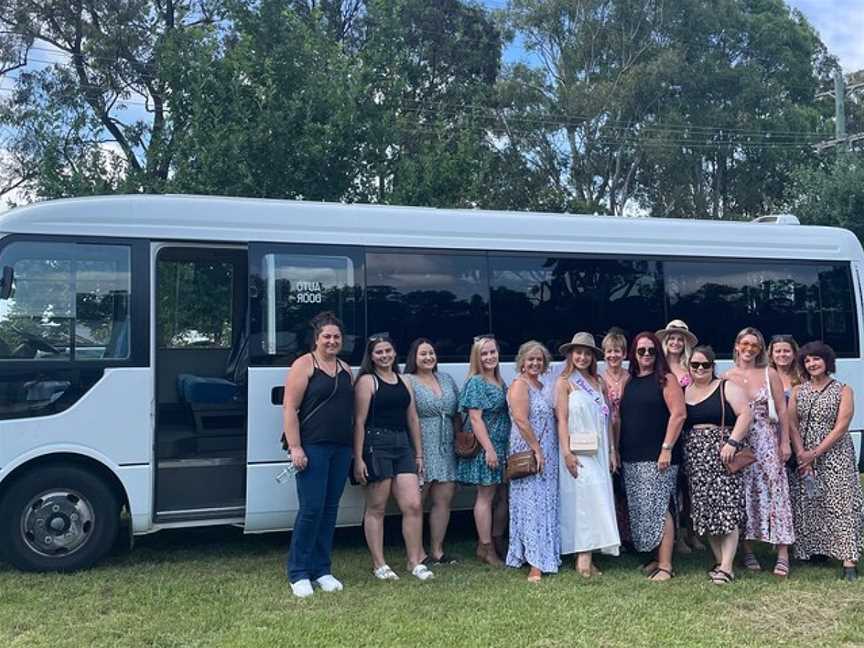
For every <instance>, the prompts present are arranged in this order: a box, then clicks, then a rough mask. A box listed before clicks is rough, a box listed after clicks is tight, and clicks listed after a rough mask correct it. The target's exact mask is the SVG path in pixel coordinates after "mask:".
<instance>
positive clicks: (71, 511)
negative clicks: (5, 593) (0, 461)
mask: <svg viewBox="0 0 864 648" xmlns="http://www.w3.org/2000/svg"><path fill="white" fill-rule="evenodd" d="M43 496H44V497H43ZM64 525H66V526H65V528H64ZM119 527H120V501H119V498H118V496H117V494H116V493H115V492H114V491H113V490H112V488H111V487H110V486H109V484H107V483H106V482H105V480H104V479H102V478H101V477H100V476H99V475H97V474H95V473H94V472H92V471H90V470H87V469H86V468H82V467H80V466H76V465H69V464H65V465H60V464H57V465H48V466H38V467H36V468H34V469H33V470H30V471H28V472H27V473H25V474H23V475H21V476H20V477H18V478H16V479H15V481H14V482H13V483H12V484H11V485H10V487H9V489H8V490H7V491H6V493H5V494H4V495H3V498H2V500H0V551H2V552H3V556H4V558H6V560H8V561H9V562H10V563H12V564H13V565H14V566H15V567H17V568H18V569H21V570H23V571H39V572H49V571H50V572H69V571H76V570H79V569H86V568H88V567H90V566H92V565H93V564H94V563H96V562H97V561H98V560H99V559H100V558H102V557H103V556H104V555H105V554H106V553H107V552H108V551H109V550H110V549H111V547H112V546H113V545H114V542H115V540H116V538H117V532H118V529H119ZM33 531H36V532H37V533H33Z"/></svg>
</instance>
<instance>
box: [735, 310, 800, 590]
mask: <svg viewBox="0 0 864 648" xmlns="http://www.w3.org/2000/svg"><path fill="white" fill-rule="evenodd" d="M732 357H733V359H734V361H735V366H734V367H732V368H731V369H730V370H729V371H727V372H726V375H725V376H724V377H725V378H726V379H728V380H730V381H731V382H733V383H735V384H736V385H738V386H739V387H740V388H741V389H742V390H744V393H745V394H746V396H747V399H748V401H749V403H750V408H751V409H752V410H753V421H752V422H751V424H750V431H749V444H750V447H751V448H752V449H753V452H754V453H755V454H756V463H754V464H752V465H751V466H748V467H747V468H745V469H744V501H745V507H746V511H747V524H746V527H745V529H744V542H743V543H742V545H743V547H742V548H743V550H744V555H743V556H742V558H741V559H742V562H743V563H744V567H746V568H747V569H748V570H750V571H753V572H757V571H761V570H762V566H761V565H760V564H759V561H758V560H756V556H755V555H754V554H753V541H754V540H758V541H761V542H767V543H769V544H773V545H776V546H777V562H776V563H775V564H774V575H775V576H777V577H778V578H785V577H786V576H788V575H789V545H791V544H792V543H793V542H795V530H794V526H793V523H792V503H791V501H790V499H789V482H788V478H787V476H786V469H785V463H786V461H787V460H788V459H789V457H790V456H791V454H792V450H791V446H790V444H789V423H788V420H787V417H786V397H785V396H784V395H783V383H782V382H781V381H780V376H779V375H777V372H776V371H775V370H774V369H771V367H769V366H768V354H767V352H766V349H765V338H763V337H762V333H760V332H759V330H758V329H755V328H753V327H750V326H748V327H747V328H745V329H743V330H741V331H740V332H739V333H738V335H737V336H736V337H735V347H734V349H733V351H732ZM769 401H770V403H769ZM772 409H773V410H774V412H776V418H775V417H772V411H771V410H772Z"/></svg>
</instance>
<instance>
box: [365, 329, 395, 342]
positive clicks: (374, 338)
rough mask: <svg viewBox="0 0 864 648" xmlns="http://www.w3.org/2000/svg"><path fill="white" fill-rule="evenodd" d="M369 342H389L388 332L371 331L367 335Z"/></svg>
mask: <svg viewBox="0 0 864 648" xmlns="http://www.w3.org/2000/svg"><path fill="white" fill-rule="evenodd" d="M369 341H370V342H389V341H390V334H389V333H387V332H386V331H385V332H384V333H373V334H372V335H370V336H369Z"/></svg>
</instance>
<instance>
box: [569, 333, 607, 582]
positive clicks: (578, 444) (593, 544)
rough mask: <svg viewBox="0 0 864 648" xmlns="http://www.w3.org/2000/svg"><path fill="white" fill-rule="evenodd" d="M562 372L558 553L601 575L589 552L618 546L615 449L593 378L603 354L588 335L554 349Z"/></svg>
mask: <svg viewBox="0 0 864 648" xmlns="http://www.w3.org/2000/svg"><path fill="white" fill-rule="evenodd" d="M559 351H560V352H561V354H562V355H563V356H564V357H565V366H564V370H563V371H562V372H561V375H560V376H559V378H558V380H557V382H556V386H555V396H556V397H555V414H556V416H557V418H558V443H559V446H560V448H561V455H562V457H563V461H562V462H561V464H560V468H559V471H558V473H559V480H560V493H561V502H560V507H561V509H560V511H561V512H560V518H561V553H562V554H570V553H575V554H577V556H576V569H577V570H578V571H579V573H580V574H581V575H582V576H584V577H586V578H590V577H591V576H596V575H600V571H599V570H598V569H597V568H596V567H595V566H594V564H593V561H592V553H593V552H594V551H601V552H603V553H606V554H612V555H614V556H617V555H618V547H619V545H620V544H621V540H620V537H619V535H618V522H617V519H616V517H615V496H614V494H613V492H612V476H611V472H610V469H611V466H612V457H613V456H614V455H615V448H614V447H612V437H611V434H610V416H609V406H608V404H607V396H606V385H605V383H604V382H603V381H602V380H601V379H600V376H599V375H598V374H597V360H598V358H602V357H603V351H602V350H601V349H599V348H597V345H596V344H595V343H594V336H593V335H591V334H590V333H577V334H576V335H574V336H573V340H572V341H571V342H570V343H569V344H563V345H561V347H560V348H559Z"/></svg>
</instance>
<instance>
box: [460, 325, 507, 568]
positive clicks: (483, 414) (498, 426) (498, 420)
mask: <svg viewBox="0 0 864 648" xmlns="http://www.w3.org/2000/svg"><path fill="white" fill-rule="evenodd" d="M506 394H507V386H506V385H505V384H504V380H503V379H502V378H501V369H500V367H499V364H498V342H497V341H496V340H495V337H494V336H493V335H491V334H489V335H480V336H477V337H475V338H474V344H473V345H472V346H471V356H470V360H469V367H468V378H467V380H466V381H465V385H464V386H463V387H462V393H461V395H460V397H459V406H460V407H461V409H462V410H463V411H464V412H467V413H468V420H467V421H466V422H465V428H466V430H470V431H471V432H473V433H474V435H475V437H476V438H477V442H478V443H479V444H480V452H479V453H477V454H476V455H475V456H474V457H471V458H470V459H464V458H459V460H458V461H457V463H456V480H457V481H459V482H462V483H463V484H473V485H475V486H477V496H476V499H475V500H474V523H475V525H476V526H477V558H478V559H479V560H480V562H484V563H486V564H489V565H493V566H495V567H502V566H503V565H504V562H503V561H502V560H501V558H500V556H502V555H504V556H506V554H507V552H506V551H505V550H504V549H505V542H504V529H505V528H506V526H507V507H508V503H507V488H506V485H505V484H504V469H505V468H506V464H507V442H508V440H509V438H510V414H509V413H508V411H507V397H506ZM493 542H494V544H493Z"/></svg>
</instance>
